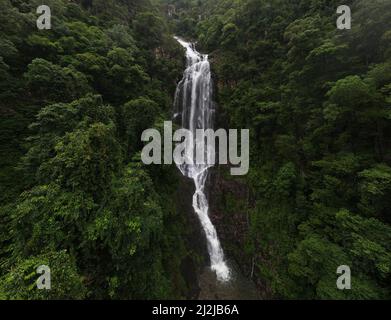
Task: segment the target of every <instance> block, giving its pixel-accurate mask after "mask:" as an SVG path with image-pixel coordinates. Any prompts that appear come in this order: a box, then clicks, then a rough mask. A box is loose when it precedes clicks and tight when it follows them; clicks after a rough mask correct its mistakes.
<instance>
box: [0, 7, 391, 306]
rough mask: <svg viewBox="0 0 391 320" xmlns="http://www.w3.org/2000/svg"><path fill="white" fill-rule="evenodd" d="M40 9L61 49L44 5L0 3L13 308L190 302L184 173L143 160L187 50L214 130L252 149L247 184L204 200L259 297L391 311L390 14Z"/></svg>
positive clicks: (3, 182)
mask: <svg viewBox="0 0 391 320" xmlns="http://www.w3.org/2000/svg"><path fill="white" fill-rule="evenodd" d="M44 2H45V4H46V5H48V6H50V8H51V11H52V22H51V23H52V29H51V30H38V29H37V27H36V19H37V16H38V15H37V14H36V8H37V7H38V6H39V5H41V4H42V0H27V1H22V0H0V25H1V27H0V35H1V37H0V139H1V140H0V141H1V142H0V148H1V158H0V164H1V165H0V299H169V298H170V299H182V298H188V297H189V296H190V294H189V292H190V291H191V284H190V283H189V281H188V279H186V272H184V270H183V269H184V266H186V264H184V261H187V259H189V257H191V259H193V260H194V263H193V264H195V265H197V263H198V264H199V265H202V264H203V261H202V260H203V257H202V256H199V252H196V251H194V250H195V249H194V246H192V244H191V242H192V241H191V240H189V233H191V232H192V231H191V230H190V229H191V228H194V227H195V226H192V225H190V224H189V221H188V219H187V217H186V215H184V214H183V212H182V211H181V210H179V209H178V206H177V196H176V193H177V191H178V185H179V184H180V181H179V180H180V177H179V175H178V172H177V171H178V170H177V168H175V166H174V165H173V166H166V165H162V166H145V165H143V164H142V162H141V160H140V151H141V149H142V143H141V140H140V136H141V133H142V131H143V130H144V129H147V128H150V127H155V128H158V129H161V128H162V124H163V121H164V120H166V119H170V118H171V115H172V104H173V97H174V93H175V88H176V85H177V82H178V81H179V80H180V78H181V75H182V72H183V69H184V51H183V50H182V48H181V47H180V46H179V45H178V44H177V42H176V41H175V40H174V39H173V35H174V34H176V35H179V36H182V37H184V38H186V39H189V40H193V41H195V42H196V43H197V46H198V48H199V50H200V51H202V52H207V53H209V54H210V61H211V66H212V69H213V80H214V83H215V87H216V88H215V97H214V98H215V100H216V102H217V105H218V112H217V113H218V115H217V127H222V128H248V129H250V137H251V141H250V153H251V158H250V170H249V173H248V175H246V176H243V177H233V176H230V175H229V170H228V168H227V166H219V167H217V168H216V169H215V171H216V172H215V174H214V178H213V179H212V182H211V183H214V184H215V187H214V188H211V189H212V190H211V192H210V195H209V197H211V198H212V197H213V205H212V207H211V211H212V212H211V214H212V219H213V220H215V223H216V226H217V231H218V233H219V234H220V236H221V239H222V244H223V247H224V249H225V252H226V255H227V256H228V257H229V258H230V259H232V260H234V261H236V263H237V264H238V265H239V267H240V270H241V272H242V273H243V274H244V275H245V276H246V277H248V278H250V279H251V280H252V281H253V282H254V283H255V285H256V289H257V291H258V293H259V296H260V297H262V298H267V299H278V298H281V299H390V298H391V212H390V210H391V1H390V0H372V1H368V0H357V1H354V0H349V1H345V3H341V2H340V1H337V0H298V1H288V0H195V1H193V0H75V1H66V0H45V1H44ZM341 4H346V5H349V6H350V7H351V9H352V16H353V20H352V29H351V30H338V29H337V28H336V20H337V16H338V15H337V13H336V8H337V7H338V6H339V5H341ZM42 264H50V267H51V269H52V283H53V288H52V290H38V289H37V287H36V286H35V280H36V278H37V274H36V272H35V270H36V268H37V266H39V265H42ZM340 265H348V266H350V268H351V272H352V289H351V290H343V291H342V290H338V289H337V287H336V279H337V277H338V275H337V274H336V270H337V267H338V266H340ZM54 284H56V285H54Z"/></svg>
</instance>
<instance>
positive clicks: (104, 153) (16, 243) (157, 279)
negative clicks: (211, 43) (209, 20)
mask: <svg viewBox="0 0 391 320" xmlns="http://www.w3.org/2000/svg"><path fill="white" fill-rule="evenodd" d="M39 4H41V3H40V2H39V1H35V0H34V1H27V2H26V1H22V2H21V1H9V0H5V1H0V20H1V22H2V29H1V30H0V34H1V41H0V88H1V93H0V95H1V98H2V99H1V100H2V102H1V103H2V107H1V111H0V113H1V115H2V118H1V122H0V130H1V133H2V134H1V151H2V155H4V158H3V157H2V159H1V170H0V182H1V189H0V190H1V199H2V205H1V207H0V225H1V227H0V234H1V236H0V298H1V299H84V298H89V299H136V298H137V299H164V298H172V297H176V298H181V297H183V296H186V295H188V292H187V287H186V284H184V283H185V281H184V279H183V278H182V270H181V263H182V260H183V259H185V258H186V257H187V256H188V251H189V250H190V249H189V247H188V246H187V245H184V244H183V241H184V239H185V238H186V234H185V232H184V231H183V230H185V227H184V225H185V223H186V219H185V218H184V217H182V215H181V213H179V212H177V210H176V206H175V202H174V199H172V200H167V198H168V197H169V196H171V194H172V193H173V190H175V188H176V183H177V181H176V180H175V179H170V180H169V181H163V180H160V179H163V178H162V177H164V176H166V175H170V176H171V177H172V176H173V173H172V169H171V168H169V169H168V168H166V169H163V168H158V167H157V168H154V169H153V170H152V171H153V172H154V175H153V176H152V174H151V172H149V171H147V170H146V169H145V168H143V167H142V165H141V163H140V162H139V160H137V155H138V153H139V152H140V150H141V147H142V145H141V143H140V135H141V131H142V130H144V129H146V128H148V127H151V126H153V125H154V122H155V119H157V118H159V119H162V118H168V117H169V114H168V113H167V111H168V108H171V105H172V97H173V95H174V89H175V85H176V80H177V79H178V76H180V72H181V71H182V67H183V66H182V62H183V60H182V59H183V52H182V50H181V48H180V46H179V45H178V44H177V43H176V42H175V41H174V40H173V39H171V38H170V36H169V35H168V34H167V29H166V27H165V21H164V19H163V18H162V16H161V13H160V12H159V11H158V10H156V7H154V6H153V4H152V3H150V2H149V1H146V0H141V1H114V0H113V1H103V0H94V1H93V5H92V6H88V5H85V3H84V1H75V2H72V3H70V2H69V1H65V0H48V2H47V3H45V4H47V5H49V6H50V8H51V9H52V13H54V12H55V15H54V14H53V16H52V30H50V32H46V31H38V30H37V28H36V27H35V19H36V12H35V11H36V8H37V6H38V5H39ZM82 4H84V5H85V6H82ZM3 22H4V23H3ZM168 172H169V173H168ZM151 177H153V178H154V179H152V178H151ZM156 190H159V193H157V191H156ZM174 253H175V254H174ZM43 264H46V265H48V266H49V267H50V269H51V272H52V279H51V285H52V289H51V290H49V291H47V290H38V289H37V288H36V279H37V278H38V276H39V275H38V274H36V268H37V267H38V266H39V265H43ZM146 266H148V267H147V268H146Z"/></svg>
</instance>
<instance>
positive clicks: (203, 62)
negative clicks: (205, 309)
mask: <svg viewBox="0 0 391 320" xmlns="http://www.w3.org/2000/svg"><path fill="white" fill-rule="evenodd" d="M175 39H176V40H177V41H178V42H179V43H180V44H181V45H182V46H183V47H184V48H185V49H186V59H187V65H186V70H185V72H184V75H183V78H182V80H181V81H180V82H179V84H178V86H177V90H176V93H175V103H174V107H175V115H174V120H179V123H180V125H181V126H182V128H185V129H188V130H189V131H191V132H192V134H193V136H194V137H196V130H197V129H212V126H213V112H214V108H213V102H212V85H211V74H210V65H209V61H208V56H207V55H203V54H200V53H199V52H197V51H196V50H195V48H194V47H193V45H192V44H191V43H188V42H185V41H183V40H181V39H179V38H177V37H176V38H175ZM204 143H205V141H204V139H202V141H198V140H197V138H195V139H194V141H193V143H192V145H191V146H190V147H189V148H188V149H186V155H185V156H186V157H192V158H193V163H194V164H182V165H178V168H179V169H180V170H181V172H182V174H183V175H184V176H187V177H189V178H192V179H193V180H194V184H195V193H194V195H193V208H194V211H195V212H196V214H197V216H198V218H199V220H200V222H201V226H202V228H203V230H204V231H205V235H206V240H207V246H208V252H209V256H210V262H211V269H212V270H213V271H215V272H216V275H217V279H218V280H220V281H228V280H229V279H230V270H229V268H228V266H227V264H226V262H225V260H224V253H223V249H222V248H221V245H220V241H219V239H218V237H217V233H216V229H215V227H214V226H213V224H212V222H211V220H210V218H209V216H208V211H209V207H208V200H207V198H206V195H205V183H206V179H207V176H208V169H209V167H210V165H208V164H197V163H196V161H195V152H193V150H194V147H195V146H197V145H199V144H204ZM204 150H205V152H206V153H207V152H211V151H210V150H209V149H208V148H207V147H206V146H205V148H204ZM207 156H208V155H206V157H207Z"/></svg>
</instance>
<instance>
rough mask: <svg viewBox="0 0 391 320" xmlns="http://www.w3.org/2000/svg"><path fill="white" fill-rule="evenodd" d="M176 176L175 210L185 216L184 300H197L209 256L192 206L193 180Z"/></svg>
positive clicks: (182, 270)
mask: <svg viewBox="0 0 391 320" xmlns="http://www.w3.org/2000/svg"><path fill="white" fill-rule="evenodd" d="M178 176H179V186H178V191H177V194H176V199H177V210H178V212H180V213H181V214H183V215H184V216H185V220H186V230H185V231H186V237H185V246H186V248H187V251H188V255H187V257H186V258H185V259H183V260H182V263H181V272H182V277H183V279H184V280H185V282H186V286H187V288H188V292H186V298H187V299H197V298H198V296H199V293H200V287H199V275H200V274H201V272H202V270H203V268H204V267H205V266H206V265H207V264H208V263H209V256H208V251H207V247H206V240H205V235H204V232H203V231H202V228H201V225H200V222H199V220H198V218H197V216H196V214H195V213H194V209H193V206H192V198H193V194H194V183H193V180H192V179H189V178H186V177H184V176H182V175H181V174H180V172H179V171H178Z"/></svg>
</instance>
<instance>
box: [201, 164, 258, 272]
mask: <svg viewBox="0 0 391 320" xmlns="http://www.w3.org/2000/svg"><path fill="white" fill-rule="evenodd" d="M209 184H210V185H211V187H210V188H209V189H208V190H209V202H210V207H209V214H210V217H211V220H212V221H213V223H214V224H215V225H216V229H217V232H218V233H219V235H220V238H221V242H222V243H223V247H224V249H225V250H226V251H227V255H228V256H230V257H231V259H234V260H235V261H236V262H237V263H240V269H241V270H242V272H243V274H244V275H245V276H250V274H251V265H252V261H251V257H249V256H248V255H246V253H245V250H244V248H245V246H246V238H247V236H248V232H249V221H248V219H249V217H248V213H247V205H248V201H249V194H248V188H247V186H246V185H245V184H243V183H240V182H238V181H235V180H229V181H228V180H225V179H224V178H223V177H222V175H221V169H220V168H219V167H215V168H213V170H211V174H210V179H209ZM232 199H235V201H231V200H232ZM233 203H236V204H237V203H240V204H241V205H237V206H235V207H232V204H233Z"/></svg>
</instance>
